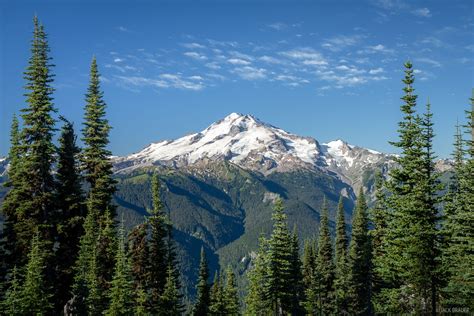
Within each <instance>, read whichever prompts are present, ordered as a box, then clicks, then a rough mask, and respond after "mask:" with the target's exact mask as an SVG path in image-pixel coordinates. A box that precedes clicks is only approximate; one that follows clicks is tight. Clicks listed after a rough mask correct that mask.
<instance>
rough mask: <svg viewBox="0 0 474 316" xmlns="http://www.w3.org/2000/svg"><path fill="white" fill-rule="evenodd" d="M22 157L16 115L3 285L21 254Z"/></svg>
mask: <svg viewBox="0 0 474 316" xmlns="http://www.w3.org/2000/svg"><path fill="white" fill-rule="evenodd" d="M21 157H22V147H21V135H20V130H19V122H18V119H17V117H16V115H14V116H13V119H12V124H11V130H10V151H9V153H8V159H9V163H10V168H9V170H8V179H7V181H5V183H4V184H3V185H4V186H5V187H6V188H8V189H9V191H8V192H7V194H6V195H5V198H4V200H3V203H2V207H1V212H2V215H3V218H4V222H3V229H2V231H1V232H0V284H2V285H3V284H5V283H6V280H7V273H8V272H11V271H13V269H12V268H13V267H14V262H15V254H17V253H19V252H20V250H19V249H16V246H17V244H16V237H15V224H16V222H17V221H18V217H17V213H16V210H17V208H18V203H19V202H20V200H21V195H22V192H23V191H22V190H24V186H22V185H21V180H22V179H23V178H22V177H20V175H19V172H20V170H21V162H22V160H21ZM23 180H24V179H23ZM0 287H1V286H0ZM0 297H1V296H0Z"/></svg>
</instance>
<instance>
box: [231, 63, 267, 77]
mask: <svg viewBox="0 0 474 316" xmlns="http://www.w3.org/2000/svg"><path fill="white" fill-rule="evenodd" d="M232 72H233V73H235V74H237V75H238V76H239V77H241V78H242V79H245V80H259V79H265V78H266V77H267V75H266V73H267V70H266V69H264V68H255V67H251V66H245V67H238V68H235V69H234V70H233V71H232Z"/></svg>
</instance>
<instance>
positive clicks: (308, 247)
mask: <svg viewBox="0 0 474 316" xmlns="http://www.w3.org/2000/svg"><path fill="white" fill-rule="evenodd" d="M315 252H316V249H315V247H314V242H313V241H311V240H305V243H304V248H303V267H302V269H303V284H304V287H305V289H308V288H309V287H310V284H311V279H312V278H313V275H314V267H315V260H316V257H315Z"/></svg>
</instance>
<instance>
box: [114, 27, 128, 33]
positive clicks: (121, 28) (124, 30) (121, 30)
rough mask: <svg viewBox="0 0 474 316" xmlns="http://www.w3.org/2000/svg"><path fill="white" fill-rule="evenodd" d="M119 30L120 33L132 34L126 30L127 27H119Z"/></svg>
mask: <svg viewBox="0 0 474 316" xmlns="http://www.w3.org/2000/svg"><path fill="white" fill-rule="evenodd" d="M117 30H119V31H120V32H125V33H129V32H130V30H129V29H128V28H126V27H125V26H117Z"/></svg>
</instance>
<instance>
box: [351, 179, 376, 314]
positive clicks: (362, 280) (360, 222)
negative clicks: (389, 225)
mask: <svg viewBox="0 0 474 316" xmlns="http://www.w3.org/2000/svg"><path fill="white" fill-rule="evenodd" d="M368 224H369V223H368V218H367V203H366V201H365V196H364V191H363V188H362V187H361V188H360V191H359V194H358V196H357V204H356V208H355V210H354V217H353V220H352V238H351V244H350V250H349V286H350V291H349V292H350V304H349V310H350V313H351V314H354V315H371V314H372V307H371V285H372V280H371V275H372V267H371V254H372V250H371V245H370V238H369V226H368Z"/></svg>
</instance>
